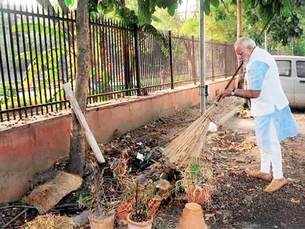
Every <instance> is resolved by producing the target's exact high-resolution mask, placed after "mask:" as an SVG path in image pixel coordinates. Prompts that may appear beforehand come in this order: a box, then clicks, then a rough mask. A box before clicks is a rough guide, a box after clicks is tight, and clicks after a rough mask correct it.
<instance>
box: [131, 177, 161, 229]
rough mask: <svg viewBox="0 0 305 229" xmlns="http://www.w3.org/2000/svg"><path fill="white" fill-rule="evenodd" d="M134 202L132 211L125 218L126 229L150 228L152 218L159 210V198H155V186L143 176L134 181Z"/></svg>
mask: <svg viewBox="0 0 305 229" xmlns="http://www.w3.org/2000/svg"><path fill="white" fill-rule="evenodd" d="M134 185H135V189H134V190H135V191H134V198H133V199H134V201H133V204H132V210H131V212H130V213H129V214H128V216H127V222H128V228H129V229H137V228H146V229H149V228H151V227H152V223H153V219H154V216H155V215H156V213H157V210H158V209H159V206H160V203H161V197H159V196H156V195H155V193H156V185H155V183H154V182H153V181H152V180H149V179H146V178H145V177H144V176H140V177H137V178H136V179H135V183H134Z"/></svg>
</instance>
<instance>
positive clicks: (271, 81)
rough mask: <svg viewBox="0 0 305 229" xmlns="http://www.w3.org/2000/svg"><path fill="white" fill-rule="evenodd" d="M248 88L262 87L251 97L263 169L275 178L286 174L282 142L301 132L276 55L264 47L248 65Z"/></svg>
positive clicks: (251, 58)
mask: <svg viewBox="0 0 305 229" xmlns="http://www.w3.org/2000/svg"><path fill="white" fill-rule="evenodd" d="M246 81H247V85H248V89H250V90H259V91H260V96H259V97H258V98H255V99H251V114H252V115H253V116H254V117H255V134H256V139H257V145H258V146H259V148H260V151H261V171H262V172H264V173H270V166H272V172H273V177H274V178H275V179H280V178H282V177H283V171H282V154H281V145H280V141H282V140H284V139H286V138H288V137H294V136H296V135H297V134H298V130H297V129H298V128H297V124H296V122H295V120H294V118H293V116H292V113H291V111H290V108H289V103H288V100H287V98H286V96H285V94H284V91H283V89H282V86H281V83H280V79H279V73H278V68H277V65H276V62H275V60H274V58H273V57H272V56H271V55H270V54H269V53H268V52H267V51H265V50H263V49H260V48H258V47H257V48H255V50H254V51H253V53H252V55H251V57H250V59H249V62H248V64H247V66H246Z"/></svg>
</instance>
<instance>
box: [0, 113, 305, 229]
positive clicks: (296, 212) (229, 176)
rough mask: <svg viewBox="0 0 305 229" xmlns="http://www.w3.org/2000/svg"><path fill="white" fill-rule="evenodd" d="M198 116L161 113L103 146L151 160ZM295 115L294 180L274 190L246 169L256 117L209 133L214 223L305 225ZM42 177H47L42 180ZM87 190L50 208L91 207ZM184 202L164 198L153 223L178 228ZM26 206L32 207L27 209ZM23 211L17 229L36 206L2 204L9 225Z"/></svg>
mask: <svg viewBox="0 0 305 229" xmlns="http://www.w3.org/2000/svg"><path fill="white" fill-rule="evenodd" d="M198 116H199V108H198V107H195V108H192V109H188V110H184V111H181V112H178V113H177V114H176V115H174V116H170V117H164V118H160V119H158V120H156V121H153V122H151V123H148V124H147V125H145V126H143V127H141V128H139V129H137V130H134V131H130V132H128V133H126V134H124V135H122V136H117V137H116V136H114V139H113V140H112V141H111V142H110V143H108V144H106V145H105V146H104V149H105V150H106V152H107V153H108V154H109V155H111V156H113V157H114V158H115V157H116V155H119V154H120V152H122V151H123V150H124V149H126V148H128V149H129V150H131V151H132V152H135V153H137V152H141V153H143V154H144V155H150V157H151V159H152V160H149V161H158V160H160V157H161V156H162V155H161V154H160V151H159V149H160V147H162V146H164V145H166V144H167V143H168V141H169V140H170V139H172V138H173V137H174V136H175V134H177V133H178V132H179V131H180V130H181V129H183V128H185V127H186V126H188V125H189V124H190V123H191V122H192V121H193V120H195V119H196V118H197V117H198ZM295 117H296V119H297V121H298V123H299V125H300V127H301V135H300V136H299V137H298V138H296V139H294V140H287V141H285V142H284V143H283V158H284V171H285V175H286V176H287V177H288V178H289V179H290V184H289V185H287V186H286V187H284V188H283V189H282V190H280V191H278V192H276V193H274V194H267V193H264V192H263V189H264V187H265V186H266V185H267V183H266V182H263V181H260V180H256V179H252V178H249V177H247V176H246V175H245V173H244V170H245V168H248V167H253V168H254V167H258V166H259V151H258V149H257V146H256V145H255V138H254V132H253V124H252V120H251V119H249V118H248V119H242V118H238V117H234V118H233V119H231V120H230V121H229V122H228V124H227V125H225V126H224V127H222V128H221V129H220V130H219V131H218V132H217V133H213V134H210V135H209V136H208V143H207V152H206V155H204V158H205V159H206V160H208V161H209V162H210V164H211V165H212V169H213V177H214V178H213V185H214V186H215V191H214V193H213V196H212V199H211V201H210V203H209V204H207V205H205V206H203V209H204V214H205V220H206V222H207V224H208V225H209V226H210V227H211V228H305V150H304V149H305V131H304V129H303V128H304V126H305V125H304V124H305V115H304V113H303V112H300V111H298V112H296V113H295ZM133 164H134V166H133V167H132V168H131V170H130V172H131V173H134V174H136V173H139V172H141V171H143V170H144V169H145V168H147V167H148V166H149V165H151V163H150V162H149V163H147V164H138V165H137V164H136V163H133ZM61 169H62V164H61V165H56V166H54V168H52V169H51V170H50V171H51V172H50V173H51V174H54V173H55V172H54V171H56V170H61ZM88 171H90V169H89V170H88ZM86 176H89V174H86ZM42 182H43V179H41V180H39V182H38V183H42ZM88 182H89V181H88ZM86 191H88V190H86V185H84V188H83V190H80V191H77V192H74V193H72V194H70V195H69V196H67V197H66V198H65V199H64V200H63V201H61V202H60V203H59V204H58V205H57V206H56V207H55V208H54V209H53V210H51V212H52V213H55V214H58V213H59V214H68V215H73V214H77V213H79V212H81V211H83V210H84V209H86V204H84V202H85V201H84V199H85V194H84V193H86ZM81 197H82V198H81ZM80 200H82V201H80ZM184 203H185V201H184V200H181V199H177V198H171V199H169V200H168V201H167V202H166V203H162V205H161V209H160V211H159V213H158V214H157V216H156V219H155V222H154V228H160V229H161V228H164V229H165V228H176V225H177V223H178V221H179V215H180V213H181V210H182V209H183V207H184ZM25 209H28V210H27V211H25V212H24V213H22V211H23V210H25ZM19 213H22V214H21V215H20V216H19V217H18V218H17V219H16V220H13V221H12V223H10V224H9V226H8V228H16V227H18V226H20V225H22V224H23V223H24V222H25V221H26V220H31V219H33V218H34V217H35V216H36V215H37V212H36V210H35V209H32V208H30V207H29V206H26V205H25V204H24V203H23V202H22V201H19V202H15V203H10V204H6V205H2V206H0V225H5V224H7V223H8V222H10V221H11V220H12V219H13V218H14V217H15V216H16V215H18V214H19Z"/></svg>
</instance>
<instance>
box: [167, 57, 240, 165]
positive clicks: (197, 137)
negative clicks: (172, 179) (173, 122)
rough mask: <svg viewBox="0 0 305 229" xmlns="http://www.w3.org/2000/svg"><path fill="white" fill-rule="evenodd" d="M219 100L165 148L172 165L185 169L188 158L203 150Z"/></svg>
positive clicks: (219, 107)
mask: <svg viewBox="0 0 305 229" xmlns="http://www.w3.org/2000/svg"><path fill="white" fill-rule="evenodd" d="M242 65H243V63H241V64H240V65H239V66H238V68H237V69H236V71H235V73H234V74H233V76H232V77H231V79H230V81H229V82H228V83H227V85H226V87H225V90H226V89H228V87H229V86H230V85H231V83H232V82H233V80H234V79H235V77H236V75H237V73H238V72H239V70H240V69H241V67H242ZM221 99H222V98H221V96H219V97H218V98H217V100H216V101H215V102H214V103H213V104H212V105H211V106H210V107H209V108H208V109H207V110H206V111H205V112H204V113H203V114H202V115H201V116H200V117H199V118H198V119H197V120H195V121H194V122H193V123H192V124H191V125H190V126H189V127H187V128H186V129H185V130H183V131H182V132H181V133H180V134H179V135H178V136H177V137H176V138H174V139H173V140H172V141H171V142H170V143H169V144H168V145H167V146H166V147H165V149H164V153H165V155H166V156H167V157H168V159H169V161H170V162H171V163H174V164H175V165H177V166H178V167H185V166H186V165H187V164H188V161H189V159H190V158H194V157H195V158H198V157H199V155H200V153H201V152H202V150H203V148H204V142H205V136H206V134H207V132H208V126H209V124H210V120H211V118H210V117H211V115H213V114H215V113H216V112H217V111H220V110H221V108H222V107H221V106H219V102H220V100H221Z"/></svg>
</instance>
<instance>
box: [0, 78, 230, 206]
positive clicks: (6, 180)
mask: <svg viewBox="0 0 305 229" xmlns="http://www.w3.org/2000/svg"><path fill="white" fill-rule="evenodd" d="M224 84H225V81H223V80H222V81H215V82H211V83H210V86H209V94H210V98H213V97H214V96H215V95H217V94H218V93H219V92H220V89H221V88H223V87H224ZM198 103H199V90H198V86H194V85H191V86H187V87H181V88H177V89H175V90H172V91H163V92H159V93H157V94H154V95H150V96H145V97H139V98H135V99H133V100H131V101H125V102H116V103H114V104H111V103H110V104H108V105H103V106H100V107H95V108H89V109H88V112H87V114H86V117H87V120H88V123H89V126H90V127H91V128H92V131H93V133H94V134H95V136H96V138H97V141H98V142H106V141H109V140H110V139H111V137H112V135H113V133H114V131H118V132H119V133H124V132H126V131H128V130H130V129H134V128H137V127H139V126H141V125H143V124H144V123H146V122H148V121H150V120H153V119H156V118H158V117H159V116H162V115H169V114H173V113H175V112H176V111H177V110H178V109H182V108H186V107H191V106H194V105H197V104H198ZM70 129H71V117H70V114H66V115H61V116H58V117H54V118H49V119H46V120H42V121H37V122H33V123H29V124H25V125H23V126H19V127H14V128H11V129H8V130H4V131H1V132H0V203H2V202H8V201H12V200H16V199H18V198H20V197H21V196H22V195H23V194H24V193H25V192H26V191H27V190H28V189H29V187H30V183H31V179H32V177H33V175H34V174H35V173H37V172H40V171H43V170H45V169H47V168H49V167H50V166H51V165H53V164H54V163H55V162H56V161H58V160H60V159H62V158H65V157H67V156H68V151H69V141H70Z"/></svg>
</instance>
